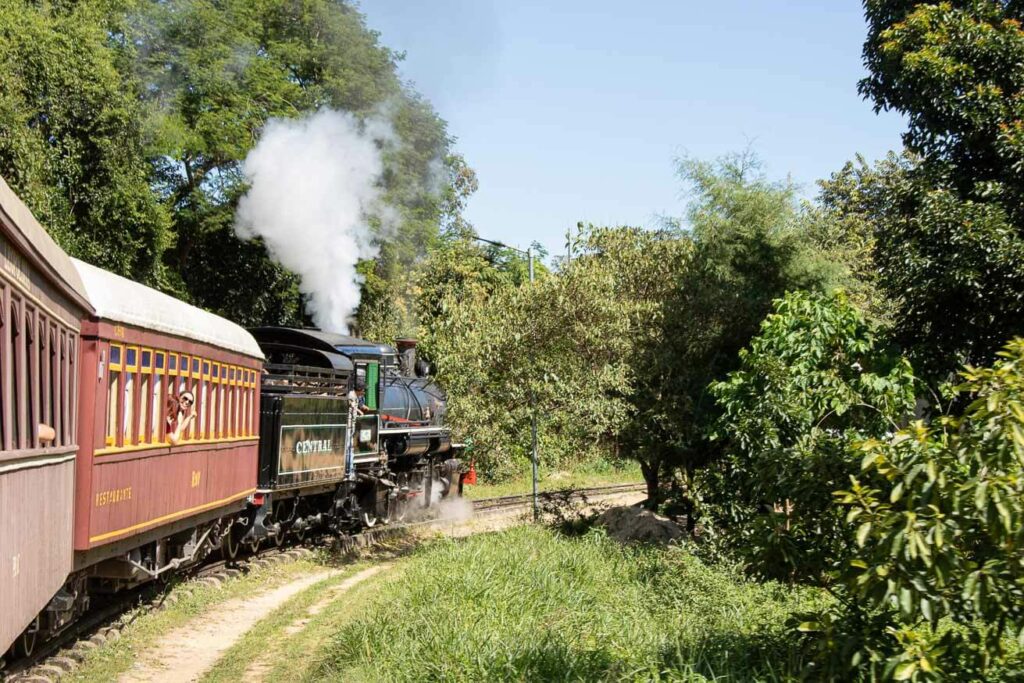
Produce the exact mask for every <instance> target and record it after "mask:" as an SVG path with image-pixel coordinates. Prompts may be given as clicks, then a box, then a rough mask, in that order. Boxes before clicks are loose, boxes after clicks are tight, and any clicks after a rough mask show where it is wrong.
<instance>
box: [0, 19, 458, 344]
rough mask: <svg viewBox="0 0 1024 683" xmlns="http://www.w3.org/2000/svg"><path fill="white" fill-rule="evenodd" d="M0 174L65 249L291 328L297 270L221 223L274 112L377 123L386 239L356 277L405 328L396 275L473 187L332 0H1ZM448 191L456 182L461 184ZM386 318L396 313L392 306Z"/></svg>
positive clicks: (429, 113)
mask: <svg viewBox="0 0 1024 683" xmlns="http://www.w3.org/2000/svg"><path fill="white" fill-rule="evenodd" d="M0 12H2V15H0V16H2V19H3V22H2V27H0V74H2V75H3V78H2V82H3V86H2V88H0V123H2V129H3V131H4V134H3V135H2V136H0V172H2V173H4V175H5V177H7V179H8V180H9V181H10V183H11V184H12V186H13V187H14V188H15V189H16V190H17V191H18V192H19V193H20V194H22V196H24V197H25V200H26V202H27V203H28V204H29V206H30V208H32V209H33V210H34V211H36V212H37V214H38V215H39V216H40V218H41V219H42V220H43V221H44V222H45V223H46V224H47V225H48V226H49V227H50V229H51V230H52V231H53V233H54V236H55V238H56V239H57V240H58V242H59V243H61V244H62V245H63V246H64V247H65V248H67V249H68V251H69V252H71V253H72V254H73V255H76V256H80V257H82V258H85V259H86V260H89V261H92V262H94V263H97V264H98V265H101V266H103V267H106V268H109V269H111V270H113V271H115V272H117V273H120V274H122V275H127V276H129V277H132V278H134V279H137V280H140V281H143V282H145V283H147V284H152V285H155V286H157V287H161V288H163V289H166V290H169V291H171V292H173V293H175V294H176V295H178V296H182V297H184V298H186V299H189V300H191V301H193V302H194V303H197V304H199V305H201V306H203V307H205V308H208V309H210V310H213V311H215V312H218V313H221V314H223V315H225V316H227V317H229V318H232V319H233V320H236V321H238V322H240V323H243V324H259V323H300V322H302V321H303V319H304V309H303V302H302V300H301V297H300V295H299V292H298V289H297V287H296V281H295V276H294V275H293V274H292V273H290V272H288V271H287V270H285V269H283V268H281V267H280V266H279V265H277V264H275V263H274V262H273V261H272V260H270V259H269V258H268V256H267V253H266V250H265V249H264V248H263V246H262V244H261V243H260V242H259V241H255V242H243V241H241V240H239V239H238V238H237V237H236V236H235V234H234V232H233V229H232V226H233V222H234V211H235V204H236V202H237V200H238V198H239V197H240V196H241V194H242V193H243V192H244V191H245V189H246V185H245V178H244V177H243V176H242V173H241V170H240V169H241V162H242V160H243V159H244V158H245V156H246V154H247V153H248V152H249V150H250V149H251V148H252V147H253V146H254V145H255V144H256V142H257V141H258V139H259V135H260V132H261V130H262V128H263V126H264V124H265V123H266V122H267V121H268V120H269V119H270V118H273V117H297V116H302V115H303V114H307V113H311V112H314V111H316V110H318V109H320V108H322V107H332V108H336V109H341V110H344V111H347V112H351V113H354V114H355V115H357V116H360V117H371V116H376V117H381V118H384V119H386V120H387V122H388V123H389V125H390V127H391V129H392V130H393V133H394V138H395V144H393V145H389V146H388V147H387V148H386V151H385V157H386V158H385V173H384V177H383V178H382V181H381V182H382V184H383V191H384V199H385V201H386V202H387V203H388V205H389V206H391V207H392V208H393V209H394V211H395V212H396V214H397V216H398V220H397V226H398V227H397V232H398V234H381V233H378V236H377V239H378V240H379V242H380V245H381V250H380V255H379V257H378V259H377V260H376V261H375V262H374V263H368V264H366V265H365V266H364V267H363V270H364V271H365V273H366V275H367V278H366V291H365V294H366V296H365V297H364V298H365V300H366V302H367V306H366V309H365V310H364V311H361V313H364V314H365V316H366V317H367V318H368V325H364V327H370V328H372V327H373V324H372V322H373V316H371V315H369V312H370V311H374V312H377V313H378V317H379V312H380V311H381V310H384V311H386V315H385V317H390V318H391V319H397V321H398V322H397V323H396V328H397V327H400V328H403V329H408V328H409V327H410V326H411V325H412V323H411V322H410V314H408V313H406V312H405V311H406V309H410V308H411V306H410V305H409V303H408V302H410V301H411V300H412V297H413V293H412V292H411V291H410V289H409V286H410V283H409V281H408V279H407V278H405V277H404V274H405V273H406V272H407V271H408V269H409V267H410V266H411V265H412V263H413V262H415V261H416V260H417V259H419V258H422V257H423V256H424V255H425V254H426V250H427V248H428V247H429V246H430V245H431V244H432V243H433V241H434V240H435V239H436V238H437V235H438V232H439V229H440V226H441V224H442V222H444V223H446V224H447V223H453V222H457V221H458V220H459V218H458V216H457V215H455V214H457V212H458V211H459V210H460V209H461V203H460V202H461V201H462V200H460V199H458V198H456V197H455V196H454V195H455V194H458V193H459V192H461V193H463V194H465V193H466V192H471V191H472V189H473V188H474V184H473V179H472V171H471V170H469V169H467V167H466V166H465V164H464V162H462V160H461V158H460V157H458V156H456V155H454V154H453V153H452V152H451V149H450V148H451V139H450V138H449V136H448V133H447V131H446V126H445V123H444V121H442V120H441V119H440V117H439V116H438V115H437V113H436V112H435V111H434V110H433V108H432V107H431V105H430V104H429V103H428V102H427V101H425V100H424V99H423V98H422V97H421V96H419V95H418V94H417V93H416V92H415V91H413V90H412V89H411V88H410V87H409V86H407V85H405V84H403V83H402V82H401V81H400V79H399V77H398V75H397V63H398V60H399V59H400V55H397V54H396V53H394V52H392V51H391V50H389V49H387V48H386V47H384V46H382V45H381V44H380V42H379V41H378V37H377V34H376V33H374V32H373V31H371V30H369V29H368V28H367V27H366V24H365V21H364V19H363V16H362V15H361V14H360V13H359V12H358V11H357V10H356V8H355V6H354V5H352V4H350V3H348V2H345V1H344V0H314V1H312V2H303V3H293V2H286V1H285V0H258V1H256V2H249V1H248V0H246V1H241V0H217V1H215V0H171V1H170V2H155V1H153V0H86V1H85V2H81V3H45V4H41V5H36V4H32V3H8V4H7V5H5V6H4V8H3V9H2V10H0ZM456 185H457V186H458V189H456ZM396 311H397V312H396Z"/></svg>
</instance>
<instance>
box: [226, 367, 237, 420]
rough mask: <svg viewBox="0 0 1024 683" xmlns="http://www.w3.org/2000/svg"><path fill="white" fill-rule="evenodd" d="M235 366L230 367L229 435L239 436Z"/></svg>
mask: <svg viewBox="0 0 1024 683" xmlns="http://www.w3.org/2000/svg"><path fill="white" fill-rule="evenodd" d="M237 372H238V370H237V369H236V368H235V366H233V365H232V366H231V367H230V368H229V369H228V436H230V437H235V436H238V381H237V380H236V379H235V375H236V373H237Z"/></svg>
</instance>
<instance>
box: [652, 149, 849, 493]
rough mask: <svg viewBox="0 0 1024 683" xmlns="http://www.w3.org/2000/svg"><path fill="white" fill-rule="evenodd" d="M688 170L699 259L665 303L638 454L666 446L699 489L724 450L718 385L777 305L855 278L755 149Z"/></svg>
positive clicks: (683, 172) (670, 462) (667, 463)
mask: <svg viewBox="0 0 1024 683" xmlns="http://www.w3.org/2000/svg"><path fill="white" fill-rule="evenodd" d="M679 173H680V176H681V177H682V178H683V180H684V181H686V182H687V183H688V184H689V185H690V188H691V191H692V198H691V201H690V205H689V209H688V214H687V217H686V222H685V223H686V226H687V234H688V236H689V239H691V240H692V242H693V254H692V257H691V258H690V260H689V264H688V266H687V267H686V268H685V269H683V270H682V272H681V274H680V275H679V276H678V277H677V279H676V280H675V282H674V287H673V290H672V292H671V293H670V294H669V296H668V297H667V299H666V300H665V302H664V304H663V306H664V310H665V313H664V320H663V326H664V331H663V333H662V335H663V339H664V343H663V344H660V345H652V346H651V347H650V348H648V349H646V350H645V351H644V353H646V354H648V356H649V358H648V360H647V361H646V364H647V366H648V370H647V371H646V372H645V381H647V382H649V383H650V386H649V387H648V388H647V389H646V390H645V392H644V393H645V394H646V395H647V396H649V397H651V398H652V399H654V400H651V401H650V402H649V403H648V404H647V405H646V406H645V407H644V408H643V411H644V413H645V414H646V416H645V418H644V419H643V421H642V425H643V428H641V429H639V430H638V431H637V444H636V450H637V451H639V452H654V451H656V450H660V451H661V452H663V453H664V454H665V456H664V457H663V458H662V459H661V462H662V466H663V468H667V469H668V471H671V469H672V468H676V467H678V468H680V469H681V471H682V473H683V476H684V480H685V482H686V485H689V483H690V480H691V479H692V475H693V473H694V471H695V470H696V469H697V468H698V467H700V466H702V465H703V464H704V463H706V462H707V461H708V459H709V458H712V457H714V454H715V449H716V445H715V444H714V443H712V442H710V441H709V440H708V438H707V437H708V434H709V431H710V428H711V426H712V425H713V424H714V421H715V419H716V417H717V415H718V412H719V408H718V406H717V405H716V403H715V401H714V398H713V397H712V396H711V393H710V391H709V385H710V384H711V383H712V382H713V381H715V380H720V379H723V378H724V377H725V375H726V374H727V373H728V372H730V371H731V370H733V369H734V368H735V367H736V365H737V363H738V362H739V351H740V349H742V348H743V347H744V346H746V345H747V344H748V343H749V342H750V340H751V338H752V337H753V336H754V335H755V334H757V331H758V327H759V326H760V324H761V321H762V320H763V319H764V317H765V316H766V315H767V314H768V312H769V311H770V310H771V305H772V301H773V300H774V299H777V298H779V297H781V296H783V295H784V294H785V293H786V292H787V291H791V290H795V289H819V290H820V289H828V288H831V287H833V286H836V285H840V284H843V283H845V282H846V280H847V279H848V277H849V273H848V271H847V270H846V269H845V268H844V267H842V266H841V265H839V264H835V263H834V262H832V261H831V260H830V259H829V258H828V254H827V253H826V252H823V251H822V250H821V249H819V247H818V245H817V244H816V242H815V240H814V239H813V238H812V236H811V234H810V232H809V229H808V221H807V216H806V215H805V214H804V212H803V211H802V210H801V208H800V205H799V204H798V203H797V201H796V197H795V194H796V190H795V188H794V187H793V186H792V185H790V184H788V183H774V182H771V181H769V180H768V179H767V178H766V177H765V176H764V174H763V172H762V171H761V170H760V166H759V163H758V160H757V158H756V157H755V156H754V155H752V154H751V153H749V152H746V153H743V154H738V155H732V156H729V157H726V158H723V159H720V160H719V161H718V162H716V163H707V162H698V161H683V162H682V163H681V164H680V168H679ZM663 473H665V472H664V471H663V472H662V474H663ZM656 474H657V473H656ZM649 485H650V482H649ZM690 503H692V500H690V499H689V498H688V497H687V506H689V504H690Z"/></svg>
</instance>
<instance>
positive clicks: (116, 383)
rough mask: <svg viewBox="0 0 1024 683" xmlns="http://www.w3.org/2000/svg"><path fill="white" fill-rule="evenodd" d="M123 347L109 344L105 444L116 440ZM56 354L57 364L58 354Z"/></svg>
mask: <svg viewBox="0 0 1024 683" xmlns="http://www.w3.org/2000/svg"><path fill="white" fill-rule="evenodd" d="M123 354H124V349H123V348H122V347H120V346H118V345H117V344H111V345H110V363H109V364H108V366H107V368H108V369H107V434H106V444H107V446H113V445H115V443H116V441H117V403H118V400H117V399H118V397H119V396H120V394H121V371H122V366H121V359H122V356H123ZM57 355H58V364H59V362H60V361H59V356H60V354H57Z"/></svg>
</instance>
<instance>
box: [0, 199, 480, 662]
mask: <svg viewBox="0 0 1024 683" xmlns="http://www.w3.org/2000/svg"><path fill="white" fill-rule="evenodd" d="M417 368H419V369H420V372H419V373H417V371H416V369H417ZM423 370H424V366H423V364H422V363H417V362H416V360H415V345H414V343H413V342H412V341H411V340H403V341H402V342H401V343H400V344H399V348H397V349H396V348H393V347H391V346H387V345H382V344H374V343H371V342H367V341H365V340H362V339H357V338H354V337H348V336H344V335H337V334H331V333H328V332H322V331H319V330H311V329H290V328H276V327H264V328H257V329H254V330H251V331H248V330H245V329H243V328H241V327H239V326H238V325H235V324H234V323H232V322H230V321H228V320H225V319H223V318H220V317H218V316H216V315H213V314H211V313H209V312H206V311H203V310H201V309H198V308H196V307H193V306H190V305H188V304H186V303H184V302H182V301H179V300H177V299H174V298H173V297H170V296H167V295H165V294H162V293H160V292H157V291H155V290H153V289H150V288H148V287H145V286H143V285H140V284H138V283H135V282H132V281H130V280H127V279H125V278H122V277H119V276H117V275H114V274H112V273H109V272H106V271H104V270H101V269H99V268H96V267H94V266H91V265H89V264H86V263H83V262H81V261H76V260H75V259H71V258H69V257H68V256H67V255H66V254H65V253H64V252H63V251H62V250H61V249H60V248H59V247H58V246H57V245H56V244H55V243H54V242H53V240H52V239H50V237H49V236H48V235H47V234H46V231H45V230H43V228H42V227H41V226H40V225H39V224H38V223H37V222H36V220H35V218H34V217H33V216H32V214H31V213H30V212H29V210H28V209H27V208H26V207H25V205H24V204H23V203H22V202H21V201H20V200H19V199H18V197H17V196H15V194H14V193H13V192H12V191H11V190H10V188H9V187H8V186H7V185H6V183H4V181H3V180H2V179H0V655H2V654H3V653H5V652H7V651H8V649H9V648H10V649H11V650H13V651H14V652H15V653H17V654H19V655H27V654H30V653H31V652H32V650H33V649H34V648H35V647H36V645H37V643H38V642H39V641H41V640H42V639H44V638H46V637H48V636H50V635H52V634H55V633H57V632H59V631H61V630H62V629H64V628H66V627H67V626H68V625H69V624H70V623H71V622H73V621H74V620H75V619H76V618H77V617H78V616H79V615H80V614H81V613H82V612H83V611H84V610H86V609H87V608H88V606H89V602H90V599H91V598H94V597H95V596H97V595H98V594H105V593H112V592H115V591H118V590H122V589H125V588H128V587H131V586H135V585H139V584H141V583H144V582H147V581H153V580H157V579H160V578H162V577H165V576H167V575H168V574H170V573H172V572H174V571H175V570H177V569H180V568H183V567H186V566H189V565H194V564H196V563H198V562H200V561H202V560H203V559H204V558H205V557H207V556H208V555H210V554H211V553H215V552H220V553H222V554H223V555H224V556H225V557H227V558H233V557H235V556H236V555H237V554H238V553H239V552H241V550H242V549H243V548H247V549H249V550H250V551H256V550H258V549H259V547H260V546H261V545H262V544H264V543H272V544H281V543H283V542H285V541H286V540H287V539H288V538H295V539H302V538H304V537H305V536H306V535H307V534H310V533H312V532H318V531H327V532H333V533H351V532H353V531H356V530H358V529H361V528H365V527H371V526H374V525H376V524H382V523H387V522H389V521H394V520H401V519H405V518H406V517H407V516H408V515H410V514H412V513H413V512H415V511H417V510H420V509H422V508H424V507H428V506H430V505H432V504H433V503H436V502H437V501H438V500H439V499H440V498H442V497H444V496H448V495H456V494H457V491H458V487H459V485H460V478H461V476H462V475H461V470H462V468H461V465H460V464H459V461H458V456H459V451H460V446H459V445H457V444H454V443H452V438H451V432H450V430H449V429H448V428H447V427H446V426H445V424H444V409H445V400H444V395H443V394H442V393H441V391H440V390H439V389H438V387H437V386H435V385H434V384H433V383H432V382H431V381H430V379H429V378H427V377H425V376H424V375H425V373H424V372H423Z"/></svg>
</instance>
